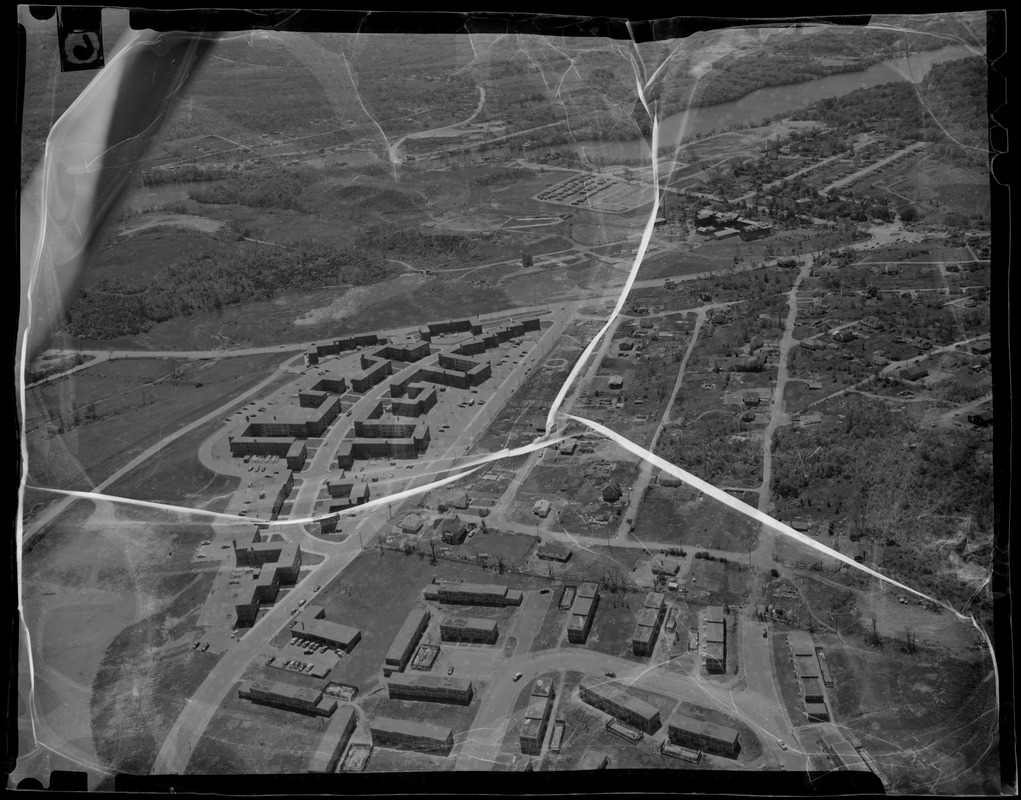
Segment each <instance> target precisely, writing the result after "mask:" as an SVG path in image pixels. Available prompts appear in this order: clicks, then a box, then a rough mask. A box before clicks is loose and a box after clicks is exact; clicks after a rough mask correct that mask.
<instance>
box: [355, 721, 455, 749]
mask: <svg viewBox="0 0 1021 800" xmlns="http://www.w3.org/2000/svg"><path fill="white" fill-rule="evenodd" d="M369 731H370V733H371V734H372V744H373V745H374V746H375V747H389V748H393V749H395V750H414V751H416V752H419V753H429V754H432V755H441V756H449V755H450V751H451V750H452V749H453V747H454V734H453V732H452V731H451V730H450V728H446V727H443V726H440V725H432V724H430V723H428V722H411V721H410V720H404V719H391V718H389V717H376V718H375V719H374V720H372V722H371V723H369Z"/></svg>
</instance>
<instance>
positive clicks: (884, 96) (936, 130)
mask: <svg viewBox="0 0 1021 800" xmlns="http://www.w3.org/2000/svg"><path fill="white" fill-rule="evenodd" d="M986 81H987V76H986V64H985V61H984V60H983V59H981V58H961V59H957V60H956V61H946V62H944V63H942V64H935V65H933V67H932V69H931V70H930V71H929V73H928V74H927V75H926V76H925V77H924V78H923V79H922V82H921V83H920V84H918V85H915V84H912V83H908V82H906V81H897V82H895V83H885V84H883V85H881V86H874V87H871V88H868V89H857V90H855V91H853V92H851V93H849V94H846V95H843V96H842V97H831V98H827V99H825V100H820V101H819V102H818V103H816V104H814V105H812V106H810V107H808V108H806V109H804V110H802V111H798V112H795V113H794V114H792V115H791V117H792V118H793V119H817V120H821V121H823V122H825V123H827V124H828V125H832V126H834V127H835V128H838V129H839V130H840V131H846V132H847V134H848V135H853V134H854V133H856V132H857V131H860V130H864V129H866V128H869V129H872V130H875V131H879V132H881V133H886V134H889V135H892V136H896V137H898V138H901V139H909V140H920V141H929V142H933V143H935V146H936V149H937V153H938V155H941V156H943V157H946V158H950V159H963V160H967V161H978V162H984V161H985V160H986V158H987V147H988V128H989V119H988V111H987V108H986Z"/></svg>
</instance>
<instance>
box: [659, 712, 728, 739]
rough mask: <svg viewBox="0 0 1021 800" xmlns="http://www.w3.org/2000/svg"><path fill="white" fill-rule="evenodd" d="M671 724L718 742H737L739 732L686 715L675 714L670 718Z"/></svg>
mask: <svg viewBox="0 0 1021 800" xmlns="http://www.w3.org/2000/svg"><path fill="white" fill-rule="evenodd" d="M669 724H670V725H671V726H672V727H674V728H680V729H681V730H685V731H690V732H691V733H697V734H701V735H703V736H709V737H711V738H713V739H716V740H717V741H722V742H733V743H736V742H737V737H738V732H737V731H736V730H734V729H733V728H727V727H725V726H723V725H716V724H715V723H712V722H705V721H704V720H700V719H695V718H694V717H689V716H687V715H685V714H674V715H673V716H672V717H670V723H669Z"/></svg>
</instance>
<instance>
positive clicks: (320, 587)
mask: <svg viewBox="0 0 1021 800" xmlns="http://www.w3.org/2000/svg"><path fill="white" fill-rule="evenodd" d="M322 588H323V587H322V586H317V587H316V588H315V589H313V590H312V591H313V592H318V591H319V590H320V589H322Z"/></svg>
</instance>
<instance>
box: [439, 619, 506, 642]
mask: <svg viewBox="0 0 1021 800" xmlns="http://www.w3.org/2000/svg"><path fill="white" fill-rule="evenodd" d="M499 635H500V632H499V628H498V626H497V624H496V620H495V619H484V618H481V617H447V618H446V619H445V620H443V621H442V622H441V623H440V638H441V639H442V640H443V641H444V642H484V643H486V644H494V643H495V642H496V640H497V638H498V637H499Z"/></svg>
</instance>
